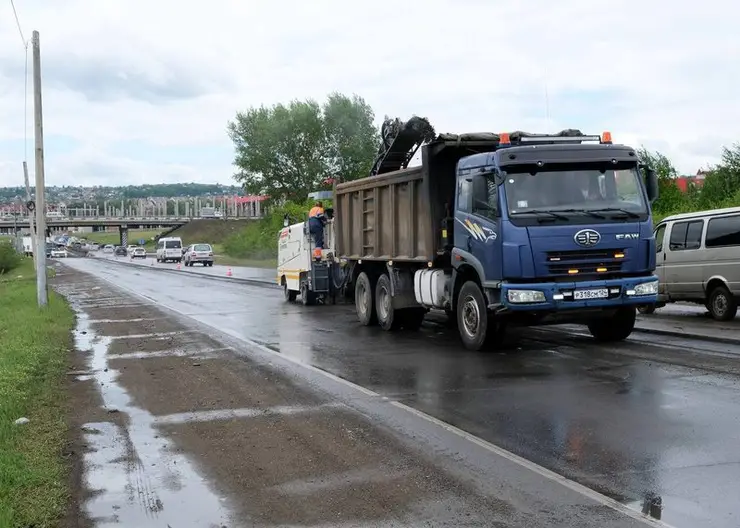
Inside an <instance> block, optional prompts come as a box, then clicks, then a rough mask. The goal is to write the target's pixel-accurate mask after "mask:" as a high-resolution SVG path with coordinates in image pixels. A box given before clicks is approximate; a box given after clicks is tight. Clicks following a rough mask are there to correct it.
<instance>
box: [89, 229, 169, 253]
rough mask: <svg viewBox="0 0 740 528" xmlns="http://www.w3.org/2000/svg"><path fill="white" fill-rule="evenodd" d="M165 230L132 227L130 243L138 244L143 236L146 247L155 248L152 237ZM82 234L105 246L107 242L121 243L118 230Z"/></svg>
mask: <svg viewBox="0 0 740 528" xmlns="http://www.w3.org/2000/svg"><path fill="white" fill-rule="evenodd" d="M163 232H164V230H155V231H149V230H144V229H131V230H130V231H129V232H128V243H129V244H136V245H138V244H139V239H140V238H143V239H144V240H146V244H145V245H144V247H145V248H147V249H154V241H153V240H152V238H153V237H155V236H157V235H159V234H160V233H163ZM81 236H84V237H85V238H87V239H88V240H90V241H91V242H97V243H98V244H100V245H103V246H104V245H105V244H113V245H116V246H117V245H118V244H120V243H121V236H120V234H119V233H118V231H117V230H116V231H97V232H95V233H86V234H84V235H81Z"/></svg>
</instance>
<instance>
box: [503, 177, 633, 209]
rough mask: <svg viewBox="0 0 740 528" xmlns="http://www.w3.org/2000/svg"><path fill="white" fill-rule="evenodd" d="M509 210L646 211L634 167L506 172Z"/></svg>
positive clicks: (505, 183)
mask: <svg viewBox="0 0 740 528" xmlns="http://www.w3.org/2000/svg"><path fill="white" fill-rule="evenodd" d="M504 188H505V190H506V201H507V204H508V209H509V214H511V215H520V214H527V213H531V214H538V212H540V213H541V212H547V211H552V212H556V213H557V212H560V213H579V212H583V213H586V214H591V215H596V214H602V213H603V214H609V215H611V214H622V215H624V214H626V215H628V216H636V215H639V214H646V213H647V204H646V203H645V198H644V196H643V193H642V181H641V177H640V173H639V171H638V170H637V169H636V168H627V169H617V170H607V171H605V172H603V173H602V172H601V171H599V170H595V169H594V170H557V171H542V172H537V173H536V174H534V175H532V174H530V173H529V172H525V173H506V176H505V180H504Z"/></svg>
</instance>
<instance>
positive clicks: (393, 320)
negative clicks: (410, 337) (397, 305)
mask: <svg viewBox="0 0 740 528" xmlns="http://www.w3.org/2000/svg"><path fill="white" fill-rule="evenodd" d="M375 310H376V312H377V314H378V324H379V325H380V328H382V329H383V330H398V329H399V328H401V323H402V322H403V315H404V313H403V310H395V309H394V308H393V296H392V295H391V279H390V277H389V276H388V274H387V273H383V274H382V275H381V276H380V278H379V279H378V283H377V284H376V285H375Z"/></svg>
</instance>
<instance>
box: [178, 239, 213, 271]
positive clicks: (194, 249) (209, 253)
mask: <svg viewBox="0 0 740 528" xmlns="http://www.w3.org/2000/svg"><path fill="white" fill-rule="evenodd" d="M183 259H184V260H185V265H186V266H191V267H192V266H193V265H194V264H195V263H196V262H200V263H201V264H203V266H213V248H212V247H211V245H210V244H191V245H190V246H188V247H187V248H185V255H184V256H183Z"/></svg>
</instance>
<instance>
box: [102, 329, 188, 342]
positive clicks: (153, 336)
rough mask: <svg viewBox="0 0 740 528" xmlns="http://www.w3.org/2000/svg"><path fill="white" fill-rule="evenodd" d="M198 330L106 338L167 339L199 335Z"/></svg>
mask: <svg viewBox="0 0 740 528" xmlns="http://www.w3.org/2000/svg"><path fill="white" fill-rule="evenodd" d="M197 332H198V331H197V330H178V331H176V332H153V333H151V334H128V335H118V336H106V337H108V338H110V339H151V340H155V339H166V338H168V337H173V336H177V335H181V334H194V333H197Z"/></svg>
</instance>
